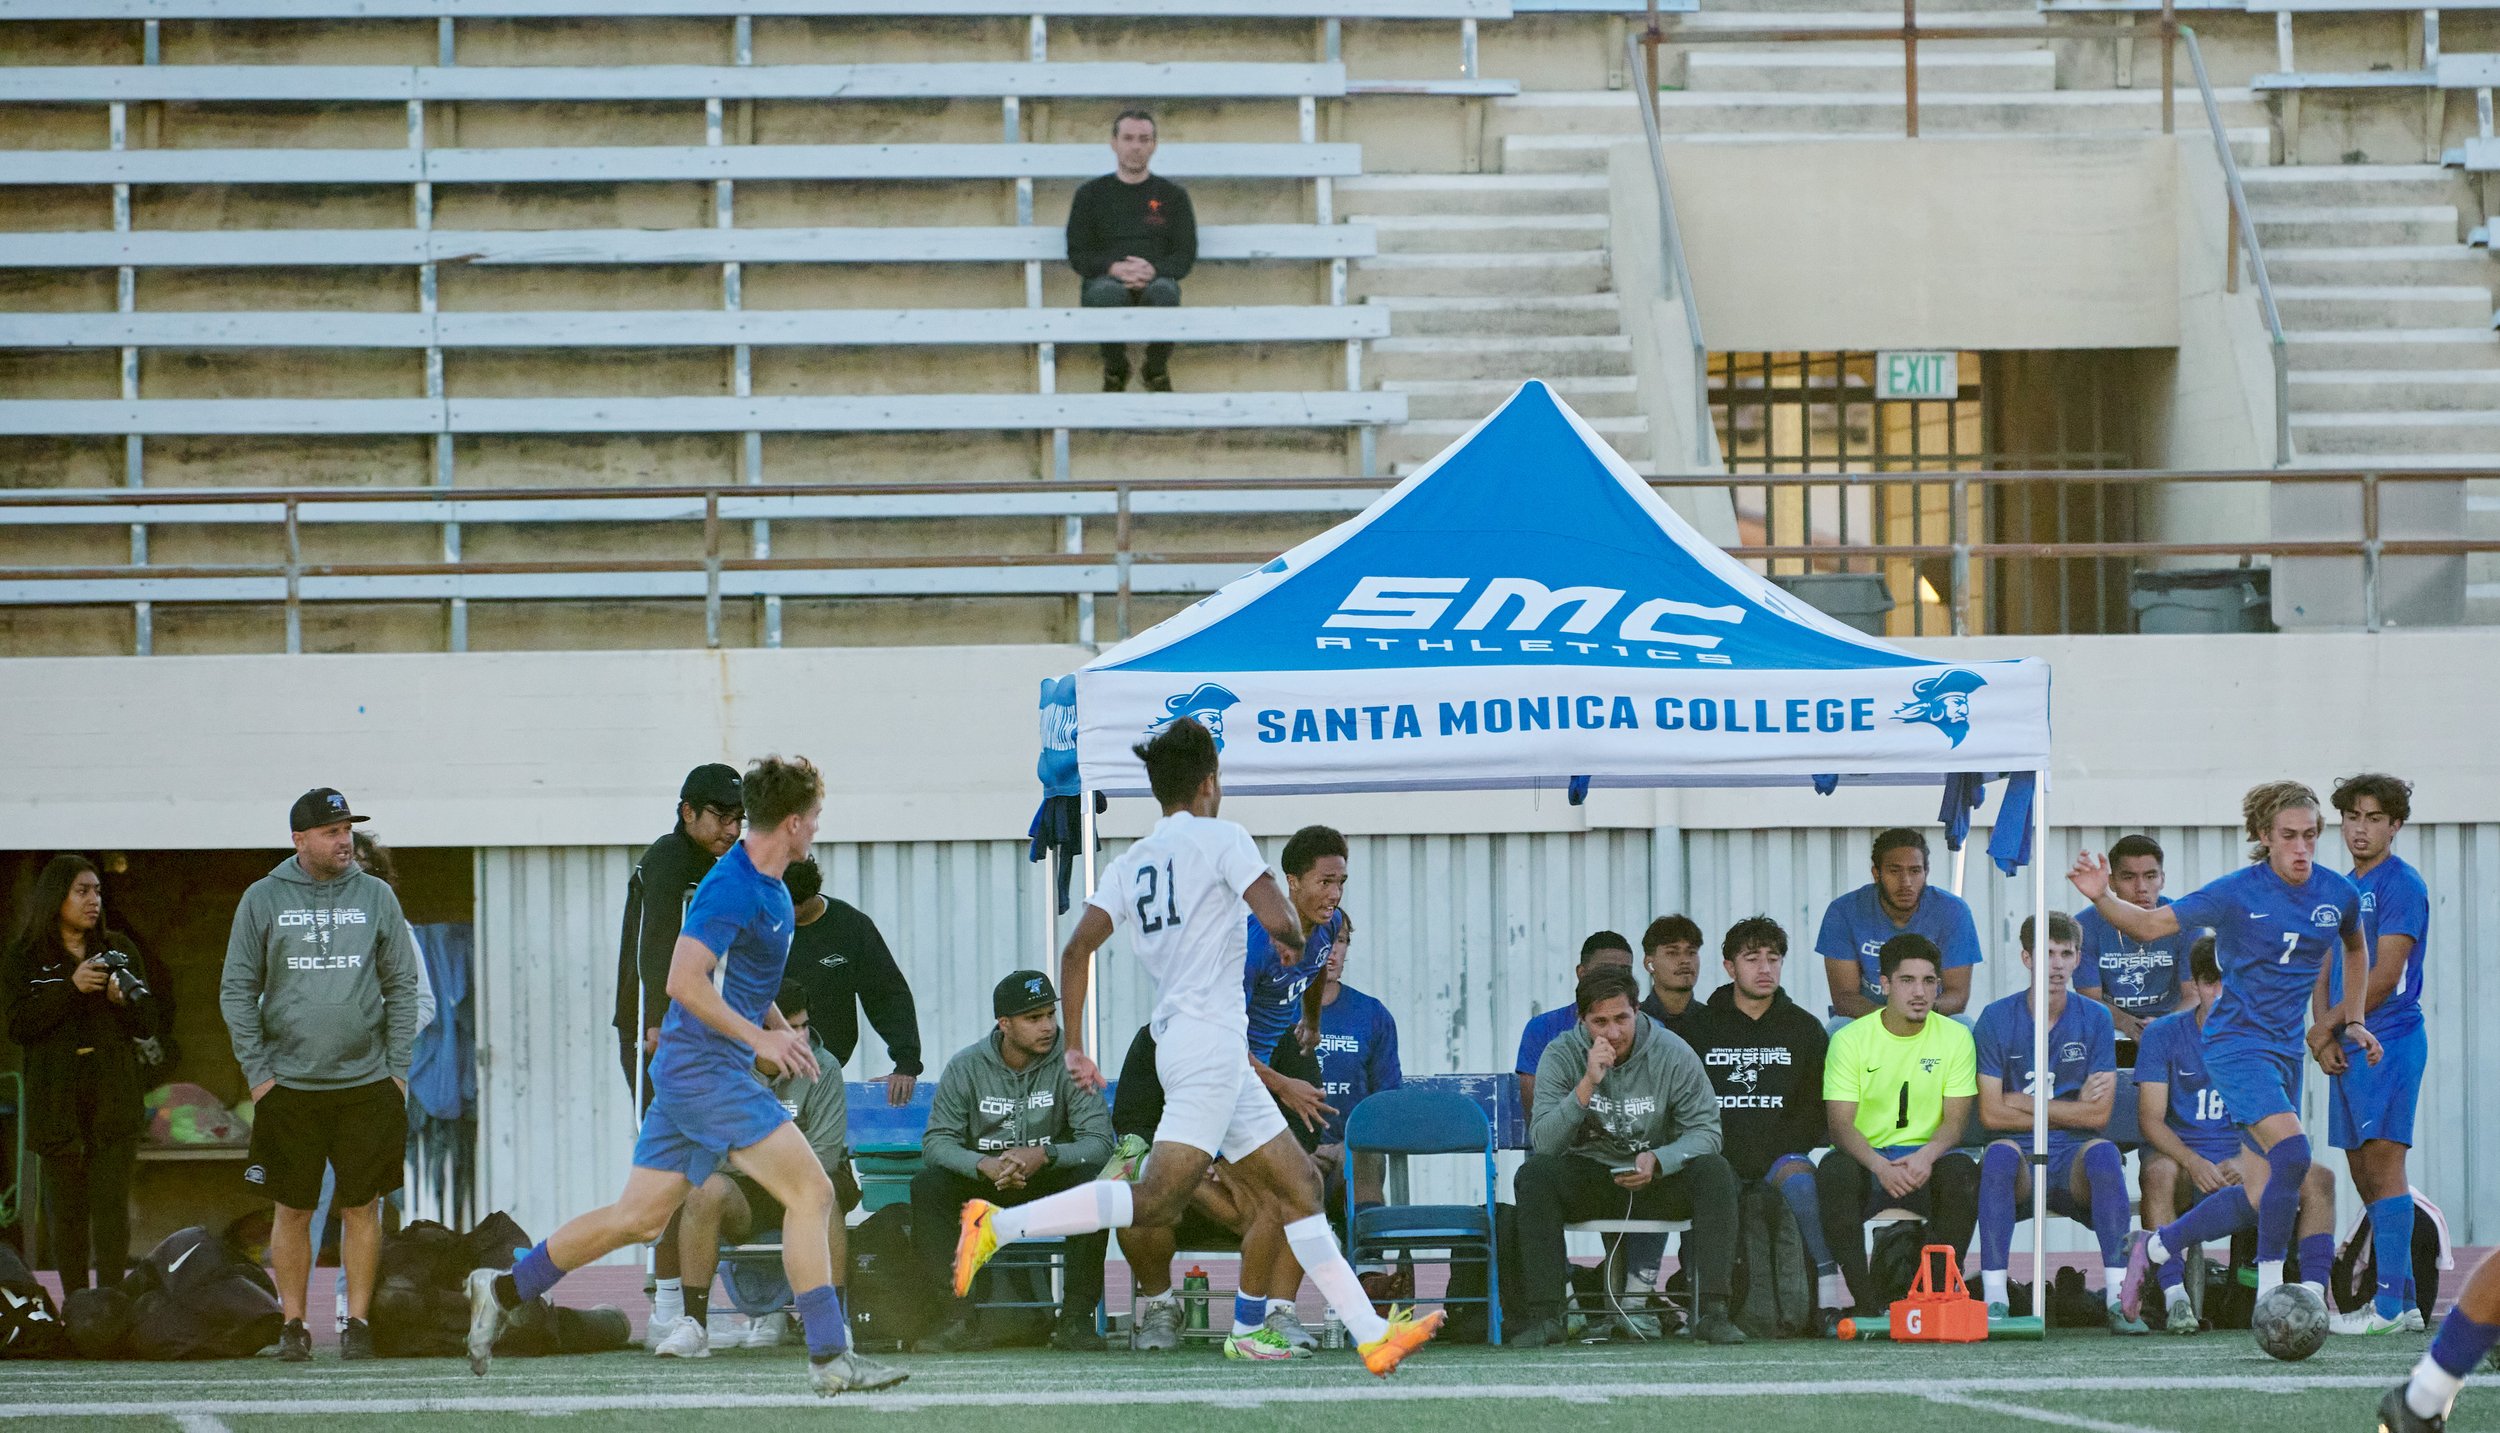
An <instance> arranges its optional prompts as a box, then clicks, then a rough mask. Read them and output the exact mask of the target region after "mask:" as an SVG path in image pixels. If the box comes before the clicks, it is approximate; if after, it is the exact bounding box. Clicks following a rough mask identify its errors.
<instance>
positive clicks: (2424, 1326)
mask: <svg viewBox="0 0 2500 1433" xmlns="http://www.w3.org/2000/svg"><path fill="white" fill-rule="evenodd" d="M2402 1322H2403V1323H2404V1331H2405V1332H2406V1333H2429V1332H2430V1331H2431V1325H2430V1321H2429V1320H2428V1319H2425V1318H2423V1317H2422V1309H2421V1306H2420V1305H2419V1304H2407V1305H2405V1312H2404V1319H2403V1320H2402Z"/></svg>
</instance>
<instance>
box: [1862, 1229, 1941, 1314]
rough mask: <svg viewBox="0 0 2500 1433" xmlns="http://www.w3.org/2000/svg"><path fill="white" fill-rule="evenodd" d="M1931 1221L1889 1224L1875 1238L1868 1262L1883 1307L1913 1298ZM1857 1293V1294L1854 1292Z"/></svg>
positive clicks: (1880, 1304) (1868, 1270)
mask: <svg viewBox="0 0 2500 1433" xmlns="http://www.w3.org/2000/svg"><path fill="white" fill-rule="evenodd" d="M1926 1248H1927V1221H1926V1220H1924V1219H1907V1220H1903V1221H1902V1222H1900V1223H1898V1224H1887V1225H1885V1226H1884V1227H1883V1228H1882V1229H1881V1230H1879V1231H1877V1233H1876V1235H1875V1250H1874V1253H1873V1255H1872V1256H1871V1257H1869V1258H1868V1259H1867V1261H1866V1267H1867V1272H1868V1273H1869V1275H1871V1277H1872V1281H1873V1283H1874V1285H1875V1293H1876V1296H1877V1299H1876V1304H1877V1307H1879V1308H1884V1309H1889V1308H1891V1307H1892V1306H1893V1305H1894V1304H1896V1303H1899V1302H1900V1301H1901V1300H1903V1299H1906V1298H1908V1297H1909V1296H1910V1285H1912V1284H1914V1283H1916V1282H1917V1281H1918V1269H1919V1265H1920V1263H1921V1262H1923V1261H1924V1259H1925V1257H1926V1256H1925V1250H1926ZM1852 1292H1854V1291H1852Z"/></svg>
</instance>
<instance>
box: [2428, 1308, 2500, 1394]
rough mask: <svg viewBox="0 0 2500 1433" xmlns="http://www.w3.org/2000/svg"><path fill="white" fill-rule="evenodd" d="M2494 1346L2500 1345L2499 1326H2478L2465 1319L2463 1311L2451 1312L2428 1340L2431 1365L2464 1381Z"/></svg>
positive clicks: (2454, 1310)
mask: <svg viewBox="0 0 2500 1433" xmlns="http://www.w3.org/2000/svg"><path fill="white" fill-rule="evenodd" d="M2494 1343H2500V1324H2478V1323H2476V1322H2474V1321H2473V1320H2472V1319H2470V1318H2467V1317H2466V1316H2465V1310H2463V1309H2450V1310H2448V1317H2446V1318H2444V1319H2441V1320H2440V1321H2439V1333H2438V1334H2437V1335H2436V1336H2435V1337H2433V1338H2432V1339H2431V1362H2433V1363H2435V1364H2438V1365H2439V1366H2440V1367H2441V1368H2444V1369H2446V1370H2447V1371H2448V1372H2449V1374H2450V1375H2452V1376H2453V1377H2457V1378H2463V1377H2465V1376H2466V1375H2467V1374H2469V1373H2472V1372H2473V1371H2474V1366H2475V1365H2476V1364H2479V1363H2481V1362H2482V1361H2483V1355H2484V1354H2487V1353H2489V1352H2491V1346H2492V1345H2493V1344H2494Z"/></svg>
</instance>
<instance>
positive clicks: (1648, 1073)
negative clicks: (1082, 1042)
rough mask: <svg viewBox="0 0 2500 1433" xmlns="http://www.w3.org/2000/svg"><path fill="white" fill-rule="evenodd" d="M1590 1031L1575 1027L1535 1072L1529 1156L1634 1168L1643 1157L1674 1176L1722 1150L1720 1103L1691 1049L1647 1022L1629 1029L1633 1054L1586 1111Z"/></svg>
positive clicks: (1642, 1018) (1639, 1019)
mask: <svg viewBox="0 0 2500 1433" xmlns="http://www.w3.org/2000/svg"><path fill="white" fill-rule="evenodd" d="M1588 1067H1589V1029H1588V1026H1586V1025H1583V1024H1579V1023H1577V1022H1574V1023H1573V1024H1572V1026H1571V1028H1570V1029H1568V1030H1565V1031H1564V1032H1563V1033H1561V1034H1560V1035H1557V1036H1555V1037H1554V1042H1553V1043H1552V1044H1550V1045H1548V1046H1546V1047H1545V1055H1544V1058H1542V1059H1540V1060H1538V1061H1537V1066H1536V1110H1535V1112H1534V1113H1533V1114H1532V1115H1531V1116H1530V1118H1529V1120H1528V1150H1529V1152H1530V1153H1531V1154H1566V1153H1568V1154H1577V1155H1585V1156H1587V1157H1588V1158H1590V1159H1594V1160H1597V1161H1599V1162H1601V1163H1604V1164H1608V1165H1618V1164H1630V1163H1631V1162H1632V1160H1633V1158H1634V1156H1636V1155H1638V1154H1640V1152H1641V1151H1643V1150H1651V1151H1654V1152H1655V1153H1656V1154H1657V1156H1658V1173H1659V1175H1660V1176H1662V1177H1663V1176H1665V1175H1670V1174H1673V1173H1675V1172H1676V1171H1677V1170H1680V1169H1682V1168H1683V1167H1684V1165H1685V1163H1686V1162H1687V1161H1689V1160H1691V1159H1692V1158H1693V1157H1695V1156H1696V1155H1704V1154H1715V1153H1717V1152H1718V1149H1719V1099H1718V1096H1717V1095H1715V1094H1713V1093H1711V1089H1710V1076H1709V1075H1707V1074H1706V1073H1704V1072H1703V1070H1702V1067H1701V1057H1700V1056H1698V1055H1695V1054H1694V1053H1693V1047H1692V1046H1690V1045H1687V1044H1685V1043H1684V1042H1683V1041H1682V1040H1679V1039H1677V1038H1676V1037H1675V1036H1674V1035H1673V1034H1671V1033H1669V1032H1668V1030H1667V1029H1666V1027H1665V1026H1663V1025H1660V1024H1659V1023H1658V1022H1657V1021H1655V1020H1652V1019H1650V1018H1649V1017H1648V1016H1646V1015H1638V1016H1635V1017H1634V1018H1633V1022H1632V1048H1631V1050H1630V1051H1628V1052H1627V1053H1625V1055H1624V1056H1623V1058H1621V1059H1619V1060H1617V1061H1615V1064H1614V1068H1613V1069H1610V1070H1608V1071H1607V1072H1606V1078H1604V1079H1602V1080H1600V1081H1598V1082H1597V1091H1596V1093H1595V1094H1594V1095H1592V1096H1591V1097H1590V1099H1589V1103H1588V1107H1587V1108H1586V1109H1583V1108H1581V1107H1580V1102H1579V1100H1577V1099H1576V1098H1574V1097H1573V1094H1574V1092H1575V1091H1576V1090H1578V1089H1579V1087H1580V1077H1581V1076H1583V1075H1585V1074H1587V1073H1588Z"/></svg>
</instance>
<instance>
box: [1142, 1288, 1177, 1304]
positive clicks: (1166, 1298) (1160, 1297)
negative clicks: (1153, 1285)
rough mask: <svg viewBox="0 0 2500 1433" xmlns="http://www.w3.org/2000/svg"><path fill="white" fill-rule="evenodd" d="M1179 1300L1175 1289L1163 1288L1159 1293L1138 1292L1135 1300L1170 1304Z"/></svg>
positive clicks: (1145, 1302) (1143, 1302)
mask: <svg viewBox="0 0 2500 1433" xmlns="http://www.w3.org/2000/svg"><path fill="white" fill-rule="evenodd" d="M1179 1301H1180V1292H1179V1291H1178V1290H1176V1289H1165V1290H1164V1291H1163V1292H1162V1293H1159V1294H1139V1295H1138V1296H1137V1302H1139V1303H1141V1304H1170V1303H1177V1302H1179Z"/></svg>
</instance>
